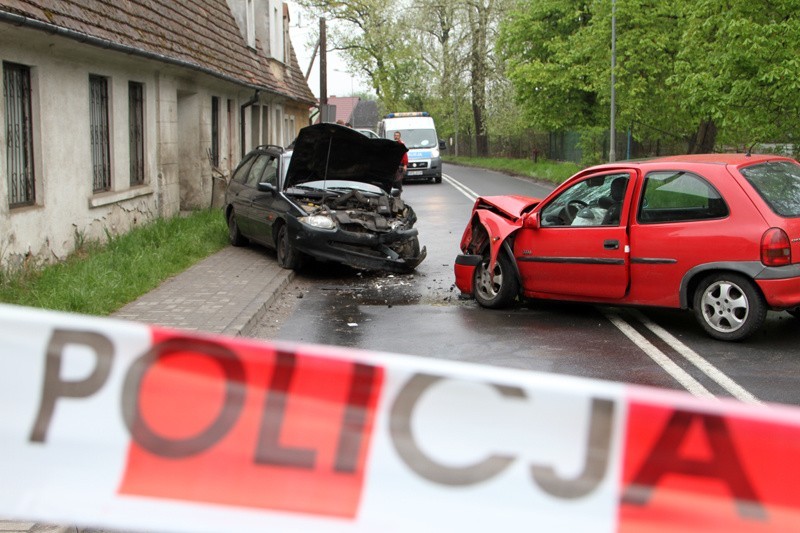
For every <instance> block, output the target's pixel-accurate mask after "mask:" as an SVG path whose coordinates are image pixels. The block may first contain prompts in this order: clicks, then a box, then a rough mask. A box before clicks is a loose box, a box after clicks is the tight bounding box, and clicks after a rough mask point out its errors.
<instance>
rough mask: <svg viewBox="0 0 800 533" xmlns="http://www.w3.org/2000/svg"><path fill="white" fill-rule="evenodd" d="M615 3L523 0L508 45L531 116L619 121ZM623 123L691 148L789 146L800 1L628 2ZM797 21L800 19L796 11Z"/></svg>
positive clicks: (621, 71) (510, 66)
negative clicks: (613, 41) (784, 142)
mask: <svg viewBox="0 0 800 533" xmlns="http://www.w3.org/2000/svg"><path fill="white" fill-rule="evenodd" d="M611 4H612V2H611V1H605V2H589V1H575V0H522V1H520V2H519V3H518V4H517V6H516V8H515V9H514V10H513V11H511V12H510V13H509V15H508V16H507V17H506V18H505V20H504V23H503V24H502V26H501V34H500V38H499V40H498V47H499V50H500V53H501V56H502V57H503V58H504V59H505V61H506V66H507V72H508V76H509V79H510V80H511V81H512V83H513V84H514V87H515V88H516V95H517V99H518V101H519V102H520V104H521V106H522V107H523V109H524V112H525V114H526V117H527V118H528V119H530V120H531V121H532V122H533V123H535V124H536V125H537V126H539V127H542V128H546V129H551V130H564V129H589V128H595V129H596V128H599V127H603V126H606V127H607V125H608V123H609V120H610V115H609V109H610V95H611V82H610V80H611V71H610V69H611V57H610V52H611V46H610V42H611V15H612V13H611ZM615 4H616V11H615V18H616V25H617V41H616V50H617V58H616V63H617V69H616V71H615V77H616V85H615V90H616V104H617V111H618V115H617V123H618V124H621V125H625V126H627V125H633V126H634V128H633V131H634V134H635V135H638V136H646V137H648V138H650V139H652V138H659V137H661V138H669V137H674V136H677V137H680V138H682V139H684V140H685V141H686V142H687V149H688V150H690V151H692V150H695V149H700V148H702V149H709V147H710V148H713V146H714V139H715V133H716V132H719V134H718V135H719V139H720V140H721V141H723V142H726V143H731V144H734V145H746V144H752V143H753V142H765V141H775V140H786V139H791V138H793V136H794V135H796V131H795V130H796V129H797V126H796V124H797V116H798V112H799V111H800V92H798V91H797V86H798V83H800V71H799V70H798V69H799V68H800V59H798V51H800V26H798V25H799V24H800V19H798V18H797V17H796V13H797V12H798V7H800V5H799V4H800V2H798V1H797V0H789V1H781V2H767V1H766V0H727V1H725V2H720V1H719V0H700V1H694V0H671V1H670V0H616V2H615ZM793 15H794V16H793Z"/></svg>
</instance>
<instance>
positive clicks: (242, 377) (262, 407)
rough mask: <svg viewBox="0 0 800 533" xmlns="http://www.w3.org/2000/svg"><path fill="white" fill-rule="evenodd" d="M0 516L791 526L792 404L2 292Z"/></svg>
mask: <svg viewBox="0 0 800 533" xmlns="http://www.w3.org/2000/svg"><path fill="white" fill-rule="evenodd" d="M0 415H1V417H2V418H0V420H1V421H2V422H1V423H0V424H1V425H0V516H2V517H6V518H16V519H26V520H40V521H47V522H51V523H62V524H79V525H90V526H96V527H107V528H116V529H125V530H139V531H181V532H183V531H185V532H192V533H194V532H206V531H296V530H298V531H299V530H302V531H308V530H311V531H323V532H324V531H362V532H383V531H415V532H417V531H437V532H439V531H459V532H462V531H488V530H495V531H504V532H505V531H533V530H536V531H591V532H596V531H636V532H641V531H703V532H705V531H707V530H708V529H709V527H713V528H714V529H716V530H720V531H787V530H798V529H800V483H798V479H800V475H798V474H800V454H799V453H798V452H800V410H798V409H795V408H789V407H783V406H768V407H764V406H747V405H742V404H738V403H734V402H732V401H701V400H698V399H696V398H693V397H691V396H689V395H688V394H683V393H678V392H664V391H658V390H651V389H646V388H642V387H634V386H628V385H622V384H614V383H607V382H600V381H595V380H588V379H579V378H571V377H565V376H557V375H551V374H540V373H532V372H523V371H518V370H510V369H501V368H495V367H489V366H479V365H472V364H464V363H457V362H452V361H440V360H434V359H428V358H419V357H407V356H398V355H390V354H385V353H374V352H364V351H356V350H345V349H341V348H333V347H325V346H308V345H296V344H288V343H282V342H276V343H264V342H255V341H250V340H244V339H239V338H235V339H234V338H225V337H219V336H208V335H202V334H194V333H191V332H185V331H175V330H166V329H162V328H158V327H152V326H147V325H143V324H136V323H130V322H123V321H118V320H113V319H103V318H95V317H87V316H79V315H71V314H65V313H56V312H50V311H41V310H34V309H28V308H22V307H15V306H9V305H0Z"/></svg>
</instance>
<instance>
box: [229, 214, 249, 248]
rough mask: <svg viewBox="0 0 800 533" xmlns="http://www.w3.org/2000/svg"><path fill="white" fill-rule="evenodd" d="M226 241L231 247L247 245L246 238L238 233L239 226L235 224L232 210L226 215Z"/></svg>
mask: <svg viewBox="0 0 800 533" xmlns="http://www.w3.org/2000/svg"><path fill="white" fill-rule="evenodd" d="M228 240H229V241H230V243H231V244H232V245H233V246H244V245H246V244H247V238H246V237H245V236H244V235H242V232H241V231H239V224H237V223H236V216H234V214H233V210H231V212H230V214H229V215H228Z"/></svg>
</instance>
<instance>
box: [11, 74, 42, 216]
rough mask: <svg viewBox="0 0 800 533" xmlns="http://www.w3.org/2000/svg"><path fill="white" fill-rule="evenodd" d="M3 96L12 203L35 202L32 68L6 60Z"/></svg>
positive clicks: (13, 205) (20, 204) (27, 203)
mask: <svg viewBox="0 0 800 533" xmlns="http://www.w3.org/2000/svg"><path fill="white" fill-rule="evenodd" d="M3 96H4V97H5V106H6V107H5V112H6V165H7V172H8V173H7V175H8V205H9V207H19V206H25V205H32V204H33V203H34V202H35V201H36V190H35V187H34V174H33V119H32V116H31V69H30V67H26V66H25V65H18V64H16V63H7V62H5V61H4V62H3Z"/></svg>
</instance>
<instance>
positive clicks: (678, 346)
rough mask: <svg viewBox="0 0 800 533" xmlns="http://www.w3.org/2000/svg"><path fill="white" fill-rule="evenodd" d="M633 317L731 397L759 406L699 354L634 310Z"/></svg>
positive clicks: (757, 401)
mask: <svg viewBox="0 0 800 533" xmlns="http://www.w3.org/2000/svg"><path fill="white" fill-rule="evenodd" d="M633 315H634V316H635V317H636V318H637V319H638V320H639V321H640V322H641V323H642V324H644V325H645V327H646V328H647V329H649V330H650V331H652V332H653V333H655V334H656V335H658V336H659V337H660V338H661V339H662V340H663V341H664V342H666V343H667V344H669V345H670V347H671V348H672V349H673V350H675V351H676V352H678V353H679V354H681V355H682V356H683V357H684V358H685V359H686V360H687V361H689V362H690V363H692V364H693V365H694V366H696V367H697V368H698V369H699V370H700V371H701V372H703V374H705V375H707V376H708V377H709V378H711V379H712V380H714V381H715V382H716V383H717V384H718V385H719V386H720V387H722V388H723V389H725V390H726V391H728V392H729V393H730V394H731V396H733V397H734V398H736V399H738V400H739V401H742V402H745V403H752V404H761V403H762V402H761V400H759V399H758V398H756V397H755V396H753V394H751V393H750V392H749V391H747V390H745V388H744V387H742V386H741V385H739V384H738V383H736V382H735V381H734V380H732V379H731V378H730V377H728V376H727V375H726V374H725V373H723V372H722V371H721V370H719V369H718V368H717V367H715V366H714V365H713V364H711V363H710V362H708V360H706V359H705V358H703V357H702V356H701V355H700V354H698V353H697V352H695V351H694V350H692V349H691V348H689V347H688V346H686V345H685V344H683V343H682V342H681V341H679V340H678V339H677V338H675V337H674V336H673V335H672V334H671V333H670V332H668V331H667V330H665V329H664V328H662V327H661V326H659V325H658V324H656V323H655V322H653V321H652V320H650V319H649V318H647V317H646V316H644V314H642V313H641V312H639V311H636V310H634V311H633Z"/></svg>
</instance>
